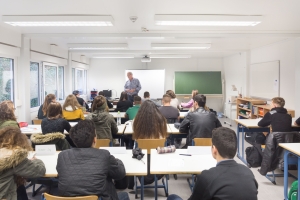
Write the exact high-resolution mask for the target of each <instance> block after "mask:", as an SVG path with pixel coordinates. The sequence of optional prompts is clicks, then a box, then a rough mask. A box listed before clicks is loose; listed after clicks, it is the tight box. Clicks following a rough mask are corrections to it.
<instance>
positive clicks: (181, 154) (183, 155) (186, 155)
mask: <svg viewBox="0 0 300 200" xmlns="http://www.w3.org/2000/svg"><path fill="white" fill-rule="evenodd" d="M179 155H181V156H192V155H191V154H179Z"/></svg>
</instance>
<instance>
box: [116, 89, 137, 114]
mask: <svg viewBox="0 0 300 200" xmlns="http://www.w3.org/2000/svg"><path fill="white" fill-rule="evenodd" d="M132 106H133V105H132V102H131V101H129V100H128V95H127V93H126V92H122V93H121V96H120V100H119V101H118V103H117V108H116V109H115V111H116V112H118V111H120V112H126V110H127V109H128V108H130V107H132Z"/></svg>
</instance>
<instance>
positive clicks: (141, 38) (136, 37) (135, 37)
mask: <svg viewBox="0 0 300 200" xmlns="http://www.w3.org/2000/svg"><path fill="white" fill-rule="evenodd" d="M130 39H150V40H151V39H165V37H151V36H149V37H146V36H145V37H131V38H130Z"/></svg>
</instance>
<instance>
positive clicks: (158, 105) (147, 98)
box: [142, 91, 161, 107]
mask: <svg viewBox="0 0 300 200" xmlns="http://www.w3.org/2000/svg"><path fill="white" fill-rule="evenodd" d="M146 100H150V101H153V103H155V105H156V106H157V107H161V105H160V104H159V103H158V102H157V100H155V99H151V98H150V92H148V91H146V92H144V99H143V100H142V103H143V102H144V101H146Z"/></svg>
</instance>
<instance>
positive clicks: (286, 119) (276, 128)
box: [257, 107, 292, 132]
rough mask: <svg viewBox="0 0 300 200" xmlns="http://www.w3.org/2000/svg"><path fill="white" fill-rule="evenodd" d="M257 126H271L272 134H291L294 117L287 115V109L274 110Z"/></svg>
mask: <svg viewBox="0 0 300 200" xmlns="http://www.w3.org/2000/svg"><path fill="white" fill-rule="evenodd" d="M257 125H258V126H261V127H266V126H270V125H271V127H272V132H289V131H292V117H291V115H289V114H287V110H286V109H285V108H281V107H278V108H272V109H271V111H270V112H268V113H266V114H265V115H264V117H263V118H262V119H261V120H260V121H259V122H258V124H257Z"/></svg>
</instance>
